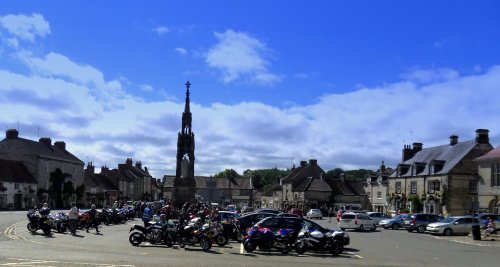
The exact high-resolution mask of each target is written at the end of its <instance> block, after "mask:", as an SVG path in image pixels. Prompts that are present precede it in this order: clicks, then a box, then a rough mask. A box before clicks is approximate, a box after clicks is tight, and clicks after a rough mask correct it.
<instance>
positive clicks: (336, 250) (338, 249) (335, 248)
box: [330, 241, 344, 256]
mask: <svg viewBox="0 0 500 267" xmlns="http://www.w3.org/2000/svg"><path fill="white" fill-rule="evenodd" d="M343 250H344V247H343V246H342V245H341V244H340V243H339V242H337V241H333V243H332V245H331V247H330V253H332V254H333V255H335V256H337V255H339V254H340V253H342V251H343Z"/></svg>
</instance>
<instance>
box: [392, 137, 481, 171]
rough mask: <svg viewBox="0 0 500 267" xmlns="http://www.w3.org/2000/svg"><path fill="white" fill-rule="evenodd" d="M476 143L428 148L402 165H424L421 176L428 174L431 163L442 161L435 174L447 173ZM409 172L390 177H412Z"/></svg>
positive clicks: (472, 141) (460, 143) (466, 142)
mask: <svg viewBox="0 0 500 267" xmlns="http://www.w3.org/2000/svg"><path fill="white" fill-rule="evenodd" d="M476 145H477V143H476V141H475V140H470V141H465V142H459V143H457V144H455V145H453V146H450V145H441V146H435V147H429V148H426V149H422V150H421V151H419V152H417V153H416V154H415V156H413V158H411V159H409V160H407V161H405V162H404V163H403V164H404V165H408V166H411V165H413V164H414V163H417V164H418V163H426V165H425V168H424V169H423V171H422V172H421V173H422V174H429V173H430V168H431V162H432V161H436V160H437V161H442V162H443V163H444V165H443V168H442V169H441V170H440V171H438V172H436V173H435V174H446V173H449V172H450V171H451V170H452V169H453V168H454V167H455V166H456V165H457V164H458V163H459V162H460V161H461V160H462V159H463V158H464V157H465V156H466V155H467V154H468V153H469V152H470V151H471V150H472V149H473V148H474V147H476ZM413 175H414V174H412V173H411V172H406V173H405V174H401V175H399V176H397V172H393V173H392V174H391V176H390V177H405V176H413Z"/></svg>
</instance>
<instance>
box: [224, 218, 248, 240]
mask: <svg viewBox="0 0 500 267" xmlns="http://www.w3.org/2000/svg"><path fill="white" fill-rule="evenodd" d="M221 224H222V227H224V235H225V236H226V238H227V239H229V238H231V239H233V240H234V241H238V242H240V243H241V242H243V241H244V240H245V235H244V232H242V231H241V230H240V227H239V226H238V224H237V223H236V221H235V220H227V221H224V222H222V223H221Z"/></svg>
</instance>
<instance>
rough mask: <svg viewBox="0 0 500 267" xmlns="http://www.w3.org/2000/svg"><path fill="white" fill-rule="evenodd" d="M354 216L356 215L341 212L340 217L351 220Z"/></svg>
mask: <svg viewBox="0 0 500 267" xmlns="http://www.w3.org/2000/svg"><path fill="white" fill-rule="evenodd" d="M355 217H356V215H354V214H343V215H342V217H341V218H342V219H348V220H352V219H354V218H355Z"/></svg>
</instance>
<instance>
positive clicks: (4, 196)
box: [0, 129, 161, 209]
mask: <svg viewBox="0 0 500 267" xmlns="http://www.w3.org/2000/svg"><path fill="white" fill-rule="evenodd" d="M160 197H161V187H160V185H159V181H157V180H156V179H155V178H153V177H152V176H151V175H150V174H149V172H148V169H147V167H144V168H143V167H142V164H141V163H140V162H136V163H135V164H133V162H132V159H131V158H128V159H126V161H125V163H123V164H118V166H117V168H113V169H110V168H108V167H106V166H104V167H101V170H100V173H96V172H95V168H94V166H93V164H92V162H89V163H88V164H87V167H86V168H84V162H83V161H82V160H80V159H78V158H77V157H76V156H75V155H73V154H72V153H71V152H69V151H68V150H67V149H66V143H65V142H64V141H56V142H54V143H52V140H51V139H50V138H47V137H42V138H40V139H39V140H38V141H33V140H29V139H25V138H21V137H19V131H18V130H16V129H9V130H7V131H6V136H5V139H3V140H2V141H0V209H25V208H30V207H33V206H35V205H40V204H41V203H44V202H47V203H48V204H49V205H50V206H51V207H68V206H69V205H70V204H71V202H76V203H78V204H79V205H80V206H81V207H88V206H89V205H90V204H91V203H95V204H97V205H99V206H105V205H110V204H112V203H113V202H114V201H120V202H124V201H126V200H129V199H132V200H138V199H143V200H157V199H159V198H160ZM58 200H59V201H58ZM58 202H59V203H58Z"/></svg>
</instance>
